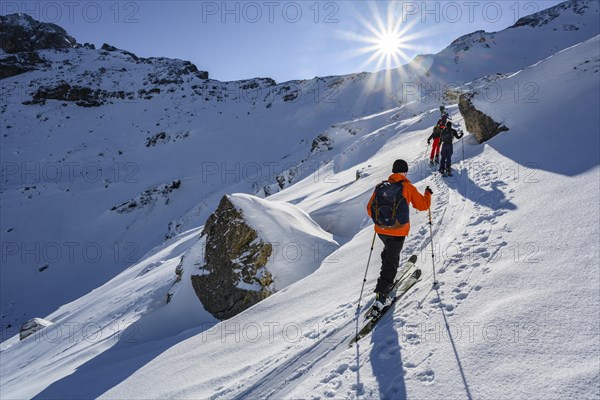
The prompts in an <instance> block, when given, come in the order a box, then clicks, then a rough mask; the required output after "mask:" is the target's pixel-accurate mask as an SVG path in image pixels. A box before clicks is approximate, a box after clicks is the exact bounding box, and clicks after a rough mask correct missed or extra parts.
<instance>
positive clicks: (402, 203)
mask: <svg viewBox="0 0 600 400" xmlns="http://www.w3.org/2000/svg"><path fill="white" fill-rule="evenodd" d="M403 189H404V185H403V184H402V182H395V183H392V182H388V181H384V182H382V183H380V184H379V185H377V186H376V187H375V197H374V198H373V202H372V203H371V219H372V220H373V222H374V223H375V225H377V226H379V227H380V228H384V229H385V228H389V229H396V228H400V227H401V226H403V225H406V224H407V223H408V222H409V210H408V202H407V201H406V198H405V197H404V195H403V194H402V193H403Z"/></svg>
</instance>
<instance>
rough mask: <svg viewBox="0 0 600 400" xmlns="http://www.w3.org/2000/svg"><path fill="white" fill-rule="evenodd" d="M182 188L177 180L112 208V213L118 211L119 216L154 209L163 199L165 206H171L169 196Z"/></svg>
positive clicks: (151, 189)
mask: <svg viewBox="0 0 600 400" xmlns="http://www.w3.org/2000/svg"><path fill="white" fill-rule="evenodd" d="M180 187H181V180H179V179H177V180H175V181H173V182H171V183H167V184H162V185H158V186H155V187H153V188H150V189H147V190H144V191H143V192H142V194H140V195H139V196H136V197H134V198H133V199H131V200H129V201H126V202H124V203H121V204H119V205H118V206H114V207H112V208H111V209H110V210H111V211H116V212H118V213H119V214H127V213H130V212H133V211H136V210H139V209H141V208H146V207H152V206H154V205H155V204H156V203H157V202H158V200H160V199H161V198H164V199H165V204H169V201H170V198H169V195H170V194H171V193H172V192H173V191H174V190H177V189H179V188H180Z"/></svg>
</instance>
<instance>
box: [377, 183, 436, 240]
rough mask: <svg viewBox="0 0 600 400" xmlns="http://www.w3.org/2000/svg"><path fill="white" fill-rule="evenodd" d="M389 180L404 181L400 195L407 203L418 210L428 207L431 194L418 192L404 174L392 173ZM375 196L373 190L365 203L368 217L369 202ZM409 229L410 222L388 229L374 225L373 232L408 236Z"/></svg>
mask: <svg viewBox="0 0 600 400" xmlns="http://www.w3.org/2000/svg"><path fill="white" fill-rule="evenodd" d="M388 181H389V182H392V183H395V182H401V181H402V182H404V187H403V190H402V195H403V196H404V198H405V199H406V201H407V202H408V204H412V206H413V207H414V208H415V209H417V210H419V211H425V210H428V209H429V206H431V194H430V193H429V192H425V195H422V194H421V193H419V191H418V190H417V188H416V187H414V186H413V184H412V183H410V181H409V180H408V179H407V178H406V176H405V175H404V174H392V175H390V177H389V178H388ZM374 198H375V191H373V194H372V195H371V199H369V204H367V213H368V214H369V217H370V216H371V203H372V202H373V199H374ZM409 231H410V223H408V224H406V225H403V226H402V227H400V228H396V229H390V228H387V229H386V228H382V227H380V226H377V225H375V232H377V233H380V234H382V235H388V236H408V232H409Z"/></svg>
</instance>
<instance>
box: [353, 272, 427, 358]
mask: <svg viewBox="0 0 600 400" xmlns="http://www.w3.org/2000/svg"><path fill="white" fill-rule="evenodd" d="M420 278H421V270H420V269H416V270H414V271H413V272H412V274H411V275H410V276H409V277H408V278H406V279H404V280H403V281H398V283H397V285H398V288H397V290H396V294H395V296H394V299H393V300H392V302H391V304H390V305H389V306H387V307H385V308H384V309H383V310H381V312H378V313H377V314H375V315H373V316H370V317H367V319H368V322H367V323H366V324H365V325H364V326H363V327H362V329H361V330H360V331H359V332H358V334H357V335H356V336H355V337H354V338H353V339H352V340H351V341H350V343H348V346H349V347H352V345H353V344H354V343H356V342H358V341H359V340H360V339H362V338H363V337H365V336H367V335H368V334H369V333H370V332H371V331H372V330H373V328H374V327H375V325H377V322H379V320H381V318H383V316H384V315H385V314H386V313H387V312H388V311H389V310H390V309H392V308H393V307H394V305H395V304H396V302H397V301H398V300H399V299H400V298H401V297H402V296H404V295H405V294H406V292H408V291H409V290H410V289H411V288H412V287H413V286H414V285H415V284H416V283H417V282H418V281H419V280H420ZM370 313H371V310H369V312H368V313H367V315H369V314H370Z"/></svg>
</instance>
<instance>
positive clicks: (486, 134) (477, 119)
mask: <svg viewBox="0 0 600 400" xmlns="http://www.w3.org/2000/svg"><path fill="white" fill-rule="evenodd" d="M473 96H474V94H472V93H467V94H462V95H460V98H459V102H458V109H459V110H460V113H461V114H462V116H463V118H464V119H465V126H466V127H467V130H468V131H469V132H473V133H474V134H475V137H476V138H477V141H478V142H479V143H483V142H485V141H486V140H490V139H491V138H493V137H494V136H496V135H497V134H499V133H500V132H504V131H507V130H508V128H507V127H506V126H504V125H503V124H501V123H498V122H496V121H494V120H493V119H492V118H491V117H490V116H488V115H486V114H484V113H483V112H481V111H479V110H478V109H476V108H475V106H474V105H473V102H472V99H473Z"/></svg>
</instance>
